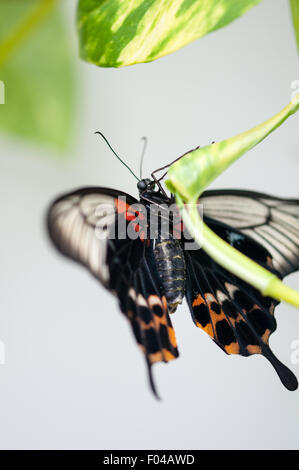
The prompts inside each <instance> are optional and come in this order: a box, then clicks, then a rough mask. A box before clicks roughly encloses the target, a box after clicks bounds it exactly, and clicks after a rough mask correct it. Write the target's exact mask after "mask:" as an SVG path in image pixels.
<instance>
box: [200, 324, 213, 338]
mask: <svg viewBox="0 0 299 470" xmlns="http://www.w3.org/2000/svg"><path fill="white" fill-rule="evenodd" d="M196 326H197V327H198V328H201V329H202V330H203V331H204V332H205V333H207V334H208V335H209V336H210V337H211V338H215V336H214V331H213V327H212V324H211V323H208V324H207V326H205V327H203V326H202V325H201V324H200V323H199V322H196Z"/></svg>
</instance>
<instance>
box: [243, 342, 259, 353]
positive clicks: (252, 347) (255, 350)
mask: <svg viewBox="0 0 299 470" xmlns="http://www.w3.org/2000/svg"><path fill="white" fill-rule="evenodd" d="M246 349H247V351H248V352H249V354H262V349H261V347H260V346H255V345H252V344H249V345H248V346H247V348H246Z"/></svg>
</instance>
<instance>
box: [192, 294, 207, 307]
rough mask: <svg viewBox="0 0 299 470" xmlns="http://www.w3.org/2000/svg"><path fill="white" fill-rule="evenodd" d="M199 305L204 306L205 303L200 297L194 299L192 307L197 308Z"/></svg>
mask: <svg viewBox="0 0 299 470" xmlns="http://www.w3.org/2000/svg"><path fill="white" fill-rule="evenodd" d="M201 304H205V301H204V299H203V298H202V296H201V295H198V296H197V297H196V299H194V300H193V303H192V307H198V306H199V305H201Z"/></svg>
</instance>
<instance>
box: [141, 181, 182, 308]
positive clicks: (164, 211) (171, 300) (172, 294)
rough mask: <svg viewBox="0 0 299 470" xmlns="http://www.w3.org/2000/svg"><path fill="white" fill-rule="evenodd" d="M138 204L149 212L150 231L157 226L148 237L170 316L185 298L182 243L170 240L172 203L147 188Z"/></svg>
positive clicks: (172, 217)
mask: <svg viewBox="0 0 299 470" xmlns="http://www.w3.org/2000/svg"><path fill="white" fill-rule="evenodd" d="M146 181H149V180H145V182H146ZM140 202H142V203H143V204H144V205H145V206H146V208H147V210H148V216H149V218H150V224H149V227H150V228H153V226H156V232H154V233H153V232H152V233H151V238H154V240H155V248H154V256H155V261H156V267H157V271H158V274H159V277H160V280H161V284H162V287H163V290H164V293H165V297H166V300H167V304H168V309H169V312H170V313H174V312H175V311H176V309H177V307H178V305H179V304H181V303H182V301H183V298H184V295H185V279H186V266H185V257H184V253H183V250H182V247H181V243H180V241H179V240H177V239H176V238H175V236H173V227H174V225H175V221H174V218H175V214H174V213H173V212H172V210H169V209H171V207H172V206H173V199H172V198H168V197H165V195H164V194H162V193H161V192H160V191H154V190H153V189H152V188H151V187H148V188H147V190H144V191H141V192H140Z"/></svg>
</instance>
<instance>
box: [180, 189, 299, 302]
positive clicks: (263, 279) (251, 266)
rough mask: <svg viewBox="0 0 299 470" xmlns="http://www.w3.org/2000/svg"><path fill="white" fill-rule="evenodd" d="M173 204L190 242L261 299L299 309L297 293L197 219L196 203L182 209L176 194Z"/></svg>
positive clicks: (182, 206) (181, 203)
mask: <svg viewBox="0 0 299 470" xmlns="http://www.w3.org/2000/svg"><path fill="white" fill-rule="evenodd" d="M177 204H178V206H179V208H180V210H181V212H182V215H183V220H184V223H185V224H186V226H187V228H188V230H189V231H190V233H191V235H192V236H193V238H194V240H195V241H196V242H197V243H198V245H199V246H200V247H202V249H203V250H204V251H205V252H206V253H208V254H209V255H210V256H211V257H212V258H213V259H214V260H215V261H216V262H217V263H218V264H220V266H222V267H223V268H225V269H227V270H229V271H230V272H232V273H233V274H234V275H235V276H238V277H239V278H240V279H242V280H243V281H245V282H247V283H248V284H250V285H252V286H253V287H255V288H256V289H258V290H259V291H260V292H261V293H262V294H263V295H264V296H266V297H268V296H269V297H272V298H274V299H276V300H278V301H282V300H283V301H285V302H288V303H290V304H292V305H294V306H296V307H299V292H297V291H295V290H294V289H291V288H290V287H288V286H286V285H285V284H284V283H283V282H281V280H280V279H279V278H278V277H277V276H275V274H273V273H271V272H270V271H268V270H267V269H265V268H263V267H262V266H260V265H259V264H257V263H256V262H254V261H252V260H251V259H250V258H248V257H247V256H245V255H244V254H243V253H241V252H239V251H238V250H236V249H235V248H233V247H232V246H231V245H229V244H228V243H227V242H225V241H224V240H222V238H220V237H219V236H218V235H216V234H215V233H214V232H213V231H212V230H211V229H210V228H209V227H208V226H207V225H206V224H205V223H204V222H203V220H202V219H201V217H200V215H199V212H198V208H197V202H192V203H189V204H187V209H186V206H184V204H183V201H182V199H181V197H180V196H179V195H177Z"/></svg>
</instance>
